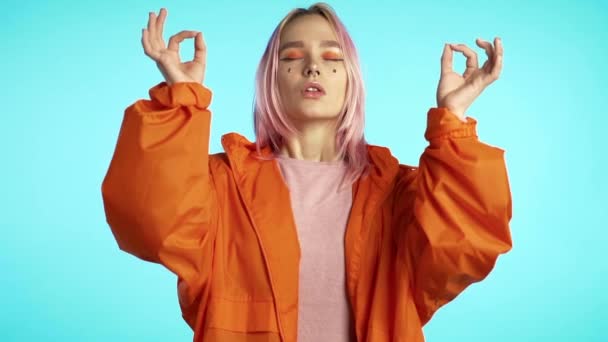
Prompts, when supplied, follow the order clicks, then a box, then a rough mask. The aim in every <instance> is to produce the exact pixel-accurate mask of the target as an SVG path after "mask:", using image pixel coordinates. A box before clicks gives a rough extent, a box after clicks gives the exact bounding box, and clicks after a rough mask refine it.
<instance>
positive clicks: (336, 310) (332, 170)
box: [277, 156, 355, 342]
mask: <svg viewBox="0 0 608 342" xmlns="http://www.w3.org/2000/svg"><path fill="white" fill-rule="evenodd" d="M277 161H278V163H279V168H280V170H281V173H282V175H283V179H284V181H285V183H286V184H287V187H288V188H289V192H290V197H291V206H292V210H293V214H294V219H295V223H296V227H297V231H298V239H299V242H300V250H301V259H300V284H299V286H300V289H299V313H298V342H309V341H310V342H313V341H314V342H318V341H332V342H341V341H344V342H347V341H353V340H354V339H355V338H354V336H355V335H354V331H353V329H354V327H353V324H352V315H351V312H350V308H349V303H348V298H347V294H346V281H345V275H346V271H345V258H344V235H345V232H346V223H347V220H348V215H349V213H350V209H351V205H352V188H351V186H343V187H342V189H339V185H340V182H341V181H342V178H343V176H344V174H345V171H346V165H345V164H344V162H341V161H338V162H314V161H308V160H299V159H293V158H288V157H283V156H277Z"/></svg>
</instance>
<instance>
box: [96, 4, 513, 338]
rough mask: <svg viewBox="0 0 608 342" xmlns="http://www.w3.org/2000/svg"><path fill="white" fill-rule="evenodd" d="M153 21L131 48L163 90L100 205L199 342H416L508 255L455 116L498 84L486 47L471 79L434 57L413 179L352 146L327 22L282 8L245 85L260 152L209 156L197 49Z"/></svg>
mask: <svg viewBox="0 0 608 342" xmlns="http://www.w3.org/2000/svg"><path fill="white" fill-rule="evenodd" d="M166 16H167V11H166V10H165V9H161V10H160V14H159V15H158V17H157V16H156V14H155V13H150V18H149V22H148V27H147V29H144V30H143V38H142V43H143V47H144V51H145V52H146V55H147V56H149V57H150V58H152V59H153V60H154V61H155V62H156V63H157V65H158V68H159V69H160V71H161V72H162V74H163V76H164V78H165V81H164V82H162V83H160V84H158V85H156V86H154V87H153V88H151V89H150V100H143V99H142V100H139V101H136V102H135V103H134V104H133V105H131V106H129V107H128V108H127V109H126V111H125V116H124V121H123V124H122V127H121V130H120V134H119V137H118V142H117V146H116V151H115V154H114V156H113V159H112V162H111V164H110V167H109V170H108V173H107V175H106V177H105V179H104V182H103V185H102V194H103V199H104V205H105V212H106V215H107V221H108V223H109V225H110V227H111V229H112V232H113V234H114V236H115V237H116V240H117V242H118V245H119V247H120V248H121V249H122V250H124V251H126V252H128V253H131V254H133V255H135V256H137V257H139V258H141V259H143V260H147V261H151V262H155V263H160V264H162V265H164V266H166V267H167V268H168V269H169V270H171V271H172V272H174V273H175V274H176V275H177V276H178V293H179V301H180V306H181V308H182V312H183V317H184V319H185V320H186V322H187V323H188V324H189V325H190V326H191V327H192V329H193V330H194V340H195V341H205V342H213V341H236V342H239V341H243V342H245V341H252V342H253V341H256V342H258V341H277V342H278V341H300V342H301V341H370V342H371V341H378V342H380V341H382V342H385V341H407V342H415V341H423V340H424V338H423V334H422V326H423V325H424V324H425V323H427V322H428V321H429V319H430V318H431V316H432V315H433V314H434V313H435V312H436V311H437V309H438V308H439V307H441V306H442V305H444V304H446V303H448V302H449V301H451V300H452V299H454V298H455V297H456V296H457V295H458V294H459V293H461V292H462V291H463V290H464V289H465V288H466V287H467V286H469V285H470V284H472V283H474V282H477V281H480V280H482V279H484V278H485V277H486V276H487V275H488V273H489V272H490V271H491V269H492V268H493V267H494V265H495V262H496V259H497V257H498V256H499V255H500V254H502V253H505V252H507V251H508V250H510V248H511V236H510V232H509V221H510V219H511V195H510V190H509V182H508V178H507V171H506V168H505V162H504V158H503V153H504V151H503V150H501V149H498V148H496V147H491V146H489V145H486V144H484V143H482V142H480V141H479V140H478V138H477V134H476V120H475V119H473V118H471V117H467V116H465V113H466V110H467V108H468V107H469V106H470V105H471V103H472V102H473V100H474V99H475V98H476V97H477V96H478V95H479V94H480V93H481V92H482V90H483V89H484V88H485V87H487V86H488V85H489V84H490V83H492V82H493V81H494V80H496V79H497V78H498V75H499V73H500V70H501V66H502V55H503V49H502V45H501V42H500V40H499V39H496V40H495V41H494V45H492V44H491V43H489V42H486V41H482V40H478V41H477V44H478V45H479V46H480V47H481V48H483V49H485V51H486V53H487V55H488V60H487V61H486V62H485V64H484V65H483V66H482V67H481V68H480V67H479V66H478V61H477V56H476V54H475V52H473V50H471V49H470V48H468V47H467V46H465V45H462V44H458V45H452V44H446V45H445V47H444V51H443V56H442V58H441V79H440V81H439V86H438V90H437V107H436V108H431V109H430V110H429V112H428V114H427V115H428V122H427V129H426V132H425V138H426V139H427V140H428V142H429V144H428V146H427V147H426V149H425V150H424V152H423V153H422V156H421V158H420V165H419V166H418V167H414V166H408V165H401V164H399V162H398V161H397V160H396V159H395V158H394V157H393V156H392V155H391V153H390V151H389V150H388V149H387V148H385V147H379V146H373V145H369V144H367V143H366V142H365V139H364V136H363V128H364V127H363V119H364V89H363V85H362V78H361V71H360V69H359V64H358V58H357V53H356V50H355V46H354V44H353V42H352V40H351V38H350V37H349V35H348V33H347V31H346V29H345V27H344V25H343V24H342V23H341V21H340V20H339V19H338V17H337V16H336V14H335V13H334V12H333V11H332V10H331V8H330V7H328V6H327V5H325V4H315V5H313V6H311V7H309V8H308V9H296V10H293V11H292V12H290V13H289V14H288V15H287V16H286V17H285V18H284V19H283V20H282V21H281V22H280V23H279V25H278V26H277V28H276V30H275V31H274V33H273V34H272V36H271V37H270V41H269V42H268V46H267V48H266V50H265V52H264V55H263V56H262V59H261V62H260V65H259V69H258V72H257V87H256V96H255V113H254V121H255V132H256V142H255V143H253V142H250V141H248V140H247V139H246V138H244V137H243V136H241V135H239V134H237V133H230V134H226V135H224V136H223V137H222V145H223V147H224V151H225V152H223V153H218V154H214V155H209V154H208V146H209V130H210V120H211V113H210V111H209V108H208V106H209V103H210V101H211V91H210V90H209V89H208V88H206V87H205V86H203V85H202V83H203V79H204V72H205V55H206V46H205V44H204V41H203V37H202V34H201V33H200V32H195V31H182V32H180V33H178V34H176V35H174V36H173V37H171V39H170V40H169V44H168V46H167V47H165V43H164V41H163V38H162V33H163V32H162V30H163V24H164V21H165V18H166ZM187 38H194V39H195V56H194V59H193V60H192V61H189V62H186V63H182V62H181V61H180V57H179V53H178V46H179V44H180V42H182V41H183V40H184V39H187ZM453 51H458V52H462V53H463V54H464V55H465V56H466V58H467V68H466V71H465V72H464V74H463V75H459V74H457V73H455V72H454V71H453V70H452V53H453Z"/></svg>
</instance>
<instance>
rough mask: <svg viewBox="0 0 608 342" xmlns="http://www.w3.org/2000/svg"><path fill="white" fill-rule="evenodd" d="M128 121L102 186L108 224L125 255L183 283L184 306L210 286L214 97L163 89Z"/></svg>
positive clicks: (195, 89)
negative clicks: (154, 265)
mask: <svg viewBox="0 0 608 342" xmlns="http://www.w3.org/2000/svg"><path fill="white" fill-rule="evenodd" d="M149 94H150V100H143V99H142V100H138V101H136V102H135V103H134V104H132V105H130V106H129V107H128V108H127V109H126V110H125V113H124V117H123V121H122V126H121V128H120V132H119V135H118V141H117V144H116V148H115V151H114V155H113V157H112V160H111V162H110V166H109V169H108V171H107V174H106V176H105V178H104V180H103V182H102V186H101V190H102V198H103V204H104V210H105V214H106V220H107V222H108V224H109V226H110V228H111V231H112V233H113V235H114V237H115V239H116V241H117V243H118V246H119V248H120V249H121V250H123V251H125V252H128V253H130V254H133V255H135V256H136V257H138V258H140V259H143V260H146V261H150V262H154V263H160V264H162V265H164V266H166V267H167V268H168V269H169V270H171V271H172V272H173V273H175V274H176V275H178V276H179V278H178V290H179V296H180V297H179V299H180V304H181V305H182V306H186V307H187V306H189V305H190V304H192V302H193V301H194V300H195V297H196V296H198V295H199V293H200V290H201V289H202V288H203V287H204V286H205V284H207V283H208V282H209V277H210V270H211V260H212V251H213V241H214V239H215V235H216V233H215V230H214V225H213V224H212V221H213V220H214V215H215V212H216V208H217V205H216V203H215V197H216V196H215V189H214V187H213V186H212V182H211V180H210V176H209V174H210V172H209V164H208V158H209V155H208V152H209V151H208V149H209V130H210V118H211V113H210V111H209V110H208V109H207V108H208V106H209V103H210V101H211V91H210V90H208V89H207V88H205V87H203V86H202V85H201V84H199V83H175V84H173V85H171V86H169V85H167V84H166V83H165V82H162V83H159V84H158V85H156V86H154V87H153V88H151V89H150V90H149Z"/></svg>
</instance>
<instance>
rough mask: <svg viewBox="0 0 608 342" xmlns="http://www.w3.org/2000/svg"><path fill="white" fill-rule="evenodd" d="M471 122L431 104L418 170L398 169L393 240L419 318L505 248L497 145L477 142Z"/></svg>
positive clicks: (506, 199) (505, 210)
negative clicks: (397, 210) (396, 222)
mask: <svg viewBox="0 0 608 342" xmlns="http://www.w3.org/2000/svg"><path fill="white" fill-rule="evenodd" d="M476 123H477V122H476V121H475V120H474V119H473V118H470V117H469V118H468V119H467V122H466V123H465V122H462V121H461V120H460V119H459V118H458V117H457V116H456V115H455V114H454V113H451V112H450V111H449V110H447V109H446V108H434V109H431V110H430V111H429V113H428V126H427V131H426V134H425V137H426V138H427V140H428V141H429V145H428V147H427V148H426V149H425V150H424V152H423V153H422V155H421V157H420V166H419V168H418V169H415V170H412V169H411V168H409V167H402V168H401V170H400V176H399V179H398V183H397V191H398V199H399V201H398V202H397V203H398V205H399V206H400V209H401V210H402V211H401V215H400V223H401V228H402V229H401V231H400V234H398V235H397V236H398V239H399V240H398V244H399V246H400V248H402V250H401V251H400V255H401V256H402V257H404V259H403V260H404V261H405V263H406V265H407V269H408V272H409V274H410V279H411V281H412V282H411V287H412V291H413V293H414V299H415V303H416V307H417V309H418V313H419V316H420V319H421V320H422V324H425V323H426V322H428V320H429V319H430V318H431V316H432V315H433V314H434V313H435V312H436V310H437V309H438V308H439V307H441V306H442V305H444V304H446V303H447V302H449V301H451V300H452V299H454V298H455V297H456V296H457V295H458V294H459V293H461V292H462V291H463V290H464V289H465V288H466V287H467V286H469V285H470V284H472V283H474V282H478V281H480V280H482V279H484V278H485V277H486V276H487V275H488V274H489V273H490V271H491V270H492V268H493V267H494V265H495V263H496V260H497V258H498V256H499V255H500V254H502V253H505V252H507V251H508V250H510V249H511V246H512V242H511V234H510V230H509V221H510V219H511V193H510V189H509V181H508V177H507V170H506V167H505V161H504V151H503V150H501V149H499V148H496V147H492V146H489V145H486V144H484V143H482V142H480V141H479V140H478V138H477V134H476ZM407 208H409V210H408V209H407Z"/></svg>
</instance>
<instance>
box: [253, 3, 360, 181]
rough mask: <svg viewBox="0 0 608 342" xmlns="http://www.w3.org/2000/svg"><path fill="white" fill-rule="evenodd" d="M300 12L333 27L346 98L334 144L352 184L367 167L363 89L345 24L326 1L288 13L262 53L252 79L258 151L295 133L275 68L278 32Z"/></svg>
mask: <svg viewBox="0 0 608 342" xmlns="http://www.w3.org/2000/svg"><path fill="white" fill-rule="evenodd" d="M302 15H321V16H322V17H324V18H325V19H326V20H327V21H328V22H329V23H330V25H331V26H332V27H333V29H334V31H335V32H336V35H337V37H338V43H339V44H340V46H341V47H342V52H343V54H344V63H345V66H346V73H347V86H346V97H345V100H344V105H343V107H342V110H341V113H340V115H339V118H338V125H337V131H336V146H337V148H338V154H339V157H340V158H342V159H344V160H345V162H346V164H347V172H346V175H345V177H344V181H345V182H346V183H347V184H352V182H353V181H355V180H356V179H357V178H359V177H360V176H363V175H365V174H366V171H367V167H368V166H369V161H368V156H367V146H366V145H367V143H366V141H365V137H364V134H363V128H364V123H365V109H364V105H365V89H364V87H363V77H362V75H361V68H360V66H359V58H358V55H357V50H356V48H355V44H354V43H353V41H352V39H351V38H350V35H349V34H348V32H347V30H346V27H345V26H344V24H342V22H341V21H340V19H339V18H338V16H337V15H336V13H335V12H334V10H333V9H332V8H331V7H330V6H329V5H327V4H325V3H316V4H314V5H312V6H310V7H308V8H307V9H306V8H296V9H294V10H292V11H291V12H289V13H288V14H287V15H286V16H285V18H283V20H281V22H280V23H279V25H278V26H277V27H276V28H275V30H274V32H273V33H272V35H271V36H270V40H269V41H268V45H267V46H266V50H265V51H264V54H263V55H262V59H261V60H260V64H259V66H258V70H257V73H256V82H255V102H254V112H253V114H254V118H253V120H254V128H255V134H256V147H257V151H258V154H260V150H261V149H262V148H263V147H264V146H268V145H270V147H271V149H272V150H273V151H277V150H278V149H280V148H281V146H282V144H283V142H284V140H285V137H288V136H290V135H292V134H297V131H296V129H295V128H294V127H293V126H292V125H291V123H290V122H289V119H288V117H287V116H286V114H285V111H284V110H283V106H282V104H281V99H280V96H279V91H278V80H277V70H278V65H279V44H280V37H281V32H282V31H283V29H284V27H285V26H286V25H287V24H289V22H290V21H291V20H293V19H294V18H297V17H299V16H302Z"/></svg>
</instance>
